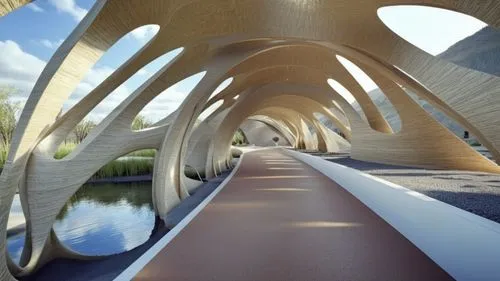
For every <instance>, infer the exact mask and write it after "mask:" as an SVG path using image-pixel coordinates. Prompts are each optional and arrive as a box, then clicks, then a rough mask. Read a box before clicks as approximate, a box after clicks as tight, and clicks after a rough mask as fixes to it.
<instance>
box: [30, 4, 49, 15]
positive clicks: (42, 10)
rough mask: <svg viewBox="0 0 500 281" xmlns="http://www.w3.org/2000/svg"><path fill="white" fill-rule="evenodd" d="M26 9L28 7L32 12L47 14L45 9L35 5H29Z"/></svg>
mask: <svg viewBox="0 0 500 281" xmlns="http://www.w3.org/2000/svg"><path fill="white" fill-rule="evenodd" d="M26 7H28V8H29V9H31V10H32V11H34V12H37V13H42V12H45V10H44V9H42V8H40V6H38V5H37V4H35V3H29V4H28V5H26Z"/></svg>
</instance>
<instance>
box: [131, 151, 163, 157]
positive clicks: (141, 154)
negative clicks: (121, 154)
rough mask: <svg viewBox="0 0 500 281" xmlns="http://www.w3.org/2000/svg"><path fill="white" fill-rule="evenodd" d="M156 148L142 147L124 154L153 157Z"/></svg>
mask: <svg viewBox="0 0 500 281" xmlns="http://www.w3.org/2000/svg"><path fill="white" fill-rule="evenodd" d="M155 155H156V149H142V150H137V151H134V152H131V153H129V154H127V155H126V156H137V157H155Z"/></svg>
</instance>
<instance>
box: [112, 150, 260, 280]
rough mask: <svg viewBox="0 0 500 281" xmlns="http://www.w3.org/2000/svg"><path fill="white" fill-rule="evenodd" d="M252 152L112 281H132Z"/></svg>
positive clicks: (203, 206) (226, 181)
mask: <svg viewBox="0 0 500 281" xmlns="http://www.w3.org/2000/svg"><path fill="white" fill-rule="evenodd" d="M251 152H252V151H249V152H246V153H243V154H242V155H241V157H240V161H238V163H237V164H236V167H234V168H233V170H232V171H231V173H230V174H229V175H228V176H227V177H226V178H225V179H224V181H223V182H222V183H221V184H220V185H219V186H218V187H217V188H216V189H215V190H214V191H213V192H212V193H211V194H210V195H209V196H207V198H205V200H203V201H202V202H201V203H200V204H199V205H198V206H197V207H196V208H194V209H193V210H192V211H191V212H190V213H189V214H188V215H187V216H186V217H185V218H184V219H182V220H181V221H180V222H179V223H178V224H177V225H176V226H175V227H174V228H172V230H170V231H169V232H168V233H167V234H165V236H164V237H163V238H161V239H160V240H159V241H158V242H156V243H155V244H154V245H153V246H152V247H151V248H150V249H149V250H147V251H146V252H145V253H144V254H142V255H141V256H140V257H139V258H138V259H137V260H136V261H134V262H133V263H132V264H131V265H130V266H129V267H127V269H125V270H124V271H123V272H122V273H120V275H118V276H117V277H116V278H115V279H113V280H114V281H125V280H132V278H134V277H135V276H136V275H137V273H139V271H141V270H142V269H143V268H144V267H145V266H146V265H147V264H148V263H149V262H150V261H151V260H152V259H153V258H154V257H155V256H156V255H157V254H158V253H159V252H160V251H161V250H162V249H163V248H165V247H166V246H167V245H168V244H169V243H170V241H172V240H173V239H174V238H175V237H176V236H177V235H178V234H179V233H180V232H181V231H182V230H183V229H184V228H185V227H186V226H187V225H188V224H189V223H190V222H191V221H192V220H193V219H194V218H195V217H196V215H198V214H199V213H200V212H201V211H202V210H203V209H204V208H205V206H207V205H208V204H209V203H210V201H212V199H213V198H214V197H215V196H216V195H217V194H218V193H219V192H220V191H221V190H222V189H223V188H224V187H225V186H226V185H227V183H228V182H229V181H230V180H231V179H232V178H233V176H234V175H235V174H236V172H237V171H238V170H239V168H240V165H241V162H242V161H243V158H244V157H245V154H247V153H251Z"/></svg>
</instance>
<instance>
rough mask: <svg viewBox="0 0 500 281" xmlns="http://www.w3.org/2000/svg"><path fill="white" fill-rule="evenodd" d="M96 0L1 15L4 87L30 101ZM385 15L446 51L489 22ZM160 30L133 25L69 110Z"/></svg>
mask: <svg viewBox="0 0 500 281" xmlns="http://www.w3.org/2000/svg"><path fill="white" fill-rule="evenodd" d="M94 2H95V0H37V1H35V2H34V4H29V5H27V6H25V7H23V8H20V9H18V10H16V11H14V12H12V13H10V14H8V15H7V16H4V17H2V18H0V87H4V86H11V87H14V88H16V89H17V93H16V94H15V96H14V98H13V99H15V100H17V101H20V102H23V101H25V100H26V97H27V96H28V95H29V92H30V91H31V88H32V87H33V85H34V83H35V82H36V79H37V78H38V76H39V74H40V72H41V71H42V69H43V68H44V66H45V64H46V63H47V61H48V60H49V59H50V57H51V56H52V55H53V54H54V52H55V51H56V49H57V47H58V46H59V45H60V44H61V42H62V41H63V40H64V39H65V38H66V37H67V36H68V35H69V34H70V33H71V31H72V30H73V29H74V28H75V27H76V25H77V24H78V22H79V21H80V20H81V19H82V18H83V16H84V15H85V14H86V12H87V11H88V10H89V9H90V8H91V6H92V5H93V4H94ZM379 16H380V17H381V18H382V19H383V22H384V23H386V25H388V26H389V27H390V28H391V29H392V30H393V31H394V32H396V33H398V34H400V35H401V36H402V37H403V38H405V39H406V40H408V41H409V42H410V43H413V44H414V45H416V46H418V47H420V48H421V49H423V50H425V51H427V52H429V53H431V54H433V55H436V54H439V53H441V52H442V51H444V50H446V49H447V48H448V47H449V46H450V45H452V44H454V43H455V42H457V41H459V40H461V39H462V38H464V37H466V36H469V35H471V34H473V33H474V32H476V31H478V30H479V29H480V28H482V27H484V26H485V24H484V23H482V22H480V21H478V20H476V19H474V18H471V17H467V16H464V15H460V14H457V13H454V12H444V13H443V11H441V10H438V9H433V8H411V9H409V8H407V7H395V8H390V9H381V10H379ZM155 32H156V30H155V28H154V26H145V27H142V28H139V29H136V30H134V31H132V32H131V33H129V34H128V35H127V36H125V37H124V38H122V39H121V40H120V41H119V42H118V43H117V44H115V46H113V48H112V49H110V50H109V51H108V52H107V53H106V54H105V55H104V56H103V58H102V59H101V60H99V62H98V63H97V64H96V65H95V66H94V67H93V68H92V69H91V70H90V71H89V73H88V74H87V76H86V77H85V78H84V80H83V81H82V83H81V84H80V85H79V86H78V87H77V89H76V90H75V92H74V93H73V94H72V95H71V97H70V99H69V100H68V102H67V103H66V104H65V106H64V110H67V109H68V108H70V107H71V106H72V105H74V104H75V103H76V102H77V101H78V100H80V99H81V98H82V97H84V96H85V95H86V94H88V92H89V91H91V90H92V89H93V88H95V87H96V86H97V85H99V83H100V82H102V81H103V80H104V79H105V78H106V77H107V76H108V75H110V74H111V73H112V72H113V71H114V70H115V69H116V68H118V66H119V65H120V64H121V63H123V62H124V61H125V60H126V59H127V58H129V57H130V56H131V55H132V54H133V53H134V52H135V51H137V50H138V49H139V48H140V47H141V46H142V45H144V44H145V43H146V42H147V41H148V40H149V39H150V38H151V37H152V36H153V35H154V34H155ZM178 52H179V50H177V51H173V52H172V53H170V54H166V55H164V56H162V57H161V58H159V59H157V60H155V61H154V62H153V63H151V64H150V65H148V66H146V67H145V68H143V69H142V70H141V71H139V72H138V73H136V75H134V76H133V77H131V78H130V79H129V80H128V81H127V82H125V83H124V84H123V85H121V86H120V87H119V88H118V89H117V90H115V91H114V92H113V93H112V94H110V95H109V96H108V97H107V98H106V99H105V100H104V101H103V102H102V103H101V104H100V105H99V106H98V107H97V108H96V109H94V110H93V112H92V113H91V114H90V115H89V116H88V117H89V118H91V119H94V120H99V119H102V118H103V117H104V116H106V114H108V113H109V112H110V111H111V110H112V109H113V108H114V107H115V106H117V105H118V104H119V102H120V101H122V100H123V99H125V98H126V97H127V96H128V95H130V93H131V92H133V90H135V89H136V88H137V87H138V86H139V85H140V84H142V83H143V82H144V81H145V80H147V78H149V77H150V76H151V75H152V74H153V73H154V72H155V71H157V70H158V69H159V68H160V67H161V66H163V65H164V64H165V63H166V62H168V61H169V60H170V59H172V58H173V57H174V56H175V54H177V53H178ZM343 64H344V65H345V66H346V68H348V70H349V71H351V73H352V74H353V75H354V76H355V77H356V78H359V81H360V83H361V84H362V86H363V88H365V89H367V90H370V89H374V88H376V85H374V84H373V82H372V81H371V80H370V79H369V78H367V77H363V75H362V73H360V72H359V70H358V69H356V68H355V67H354V68H353V67H352V66H349V63H348V62H347V63H346V62H343ZM201 77H202V75H195V76H194V77H191V78H189V79H186V80H184V81H182V82H180V83H179V84H177V85H174V86H173V87H172V88H170V89H168V90H167V91H165V92H164V93H162V94H161V95H160V96H158V97H157V98H156V99H155V100H154V101H153V102H152V103H151V104H149V105H148V106H147V107H146V108H145V109H144V110H143V112H142V114H144V115H145V116H147V117H148V118H149V119H151V120H159V119H161V118H163V117H165V116H166V115H168V114H169V113H170V112H172V111H174V110H175V109H176V108H177V107H178V105H179V104H180V103H181V102H182V100H183V99H184V98H185V96H186V95H187V94H188V93H189V91H190V90H191V89H192V88H193V87H194V85H195V84H196V83H197V81H199V79H201ZM350 99H351V98H349V100H350ZM350 101H351V100H350Z"/></svg>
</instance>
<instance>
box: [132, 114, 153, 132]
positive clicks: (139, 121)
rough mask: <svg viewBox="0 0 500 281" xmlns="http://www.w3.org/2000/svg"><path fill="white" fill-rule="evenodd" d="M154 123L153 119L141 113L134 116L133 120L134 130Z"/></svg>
mask: <svg viewBox="0 0 500 281" xmlns="http://www.w3.org/2000/svg"><path fill="white" fill-rule="evenodd" d="M152 125H153V123H152V122H151V121H149V120H148V119H146V117H144V116H142V115H140V114H139V115H137V116H136V117H135V118H134V121H132V130H134V131H139V130H142V129H146V128H148V127H151V126H152Z"/></svg>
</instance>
